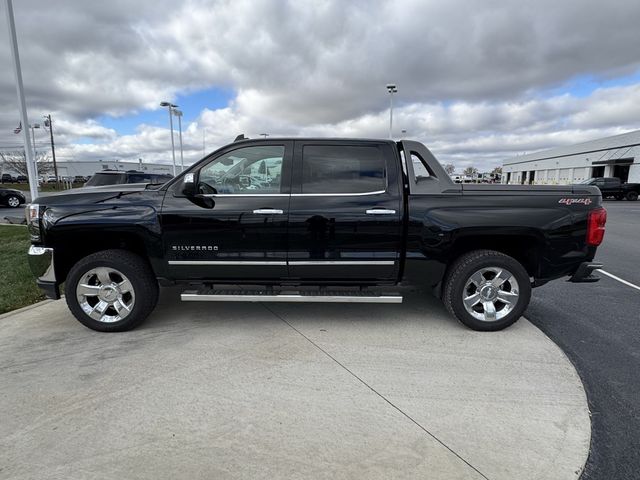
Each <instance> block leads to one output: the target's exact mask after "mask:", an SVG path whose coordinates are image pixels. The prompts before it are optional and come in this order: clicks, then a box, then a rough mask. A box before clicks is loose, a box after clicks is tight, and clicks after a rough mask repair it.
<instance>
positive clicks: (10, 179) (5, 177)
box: [2, 173, 15, 183]
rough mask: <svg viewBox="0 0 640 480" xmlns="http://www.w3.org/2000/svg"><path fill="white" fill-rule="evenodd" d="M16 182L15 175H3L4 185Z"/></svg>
mask: <svg viewBox="0 0 640 480" xmlns="http://www.w3.org/2000/svg"><path fill="white" fill-rule="evenodd" d="M14 181H15V179H14V178H13V175H11V174H10V173H3V174H2V183H13V182H14Z"/></svg>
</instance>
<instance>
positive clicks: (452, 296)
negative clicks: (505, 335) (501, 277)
mask: <svg viewBox="0 0 640 480" xmlns="http://www.w3.org/2000/svg"><path fill="white" fill-rule="evenodd" d="M493 268H495V269H502V270H505V271H506V272H509V273H510V274H511V275H512V276H513V278H515V281H516V282H517V285H518V291H517V292H516V293H517V295H518V296H517V300H515V301H514V302H513V306H510V307H508V308H510V309H511V310H510V311H508V309H507V310H504V311H503V310H502V309H503V308H505V307H507V305H506V304H501V303H500V302H499V300H496V301H497V302H498V306H499V309H496V310H497V313H496V317H497V316H498V315H499V314H500V312H501V311H503V315H504V316H503V317H502V318H499V319H498V318H497V319H495V320H491V321H487V320H481V319H478V318H476V317H475V316H473V315H472V314H471V313H469V312H468V311H467V308H466V307H465V305H464V302H463V295H470V294H469V292H467V291H466V290H465V289H466V287H467V282H468V281H470V280H471V277H472V276H474V274H476V273H477V272H479V271H482V270H483V269H493ZM505 285H506V284H505ZM508 287H509V286H506V287H505V288H508ZM471 288H475V287H474V286H471ZM497 290H499V291H502V287H500V288H498V289H497ZM489 291H490V292H491V290H489ZM477 293H478V294H480V291H478V292H477ZM494 293H496V292H494ZM503 293H504V292H503ZM506 293H507V294H510V293H511V292H506ZM529 300H531V282H530V279H529V274H528V273H527V271H526V270H525V268H524V267H523V266H522V265H521V264H520V262H518V261H517V260H516V259H514V258H512V257H510V256H508V255H505V254H504V253H500V252H497V251H494V250H474V251H471V252H468V253H465V254H464V255H462V256H460V257H459V258H458V259H456V260H455V261H454V262H453V264H452V265H451V266H450V268H449V269H448V271H447V274H446V276H445V279H444V284H443V294H442V301H443V303H444V305H445V307H446V308H447V310H448V311H449V313H451V314H452V315H453V316H454V317H456V318H457V319H458V320H460V322H462V323H463V324H464V325H466V326H467V327H469V328H471V329H473V330H478V331H484V332H487V331H497V330H502V329H504V328H507V327H508V326H510V325H512V324H513V323H515V322H516V321H517V320H518V319H519V318H520V317H521V316H522V314H523V313H524V311H525V309H526V308H527V306H528V305H529ZM481 303H482V302H481ZM483 305H484V303H483ZM478 307H479V309H480V310H484V308H483V306H482V305H480V304H478ZM478 307H476V308H478ZM507 311H508V313H506V315H505V314H504V313H505V312H507ZM477 315H480V316H484V314H483V313H482V312H477Z"/></svg>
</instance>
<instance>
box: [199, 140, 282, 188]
mask: <svg viewBox="0 0 640 480" xmlns="http://www.w3.org/2000/svg"><path fill="white" fill-rule="evenodd" d="M283 158H284V146H281V145H268V146H256V147H245V148H239V149H237V150H233V151H232V152H229V153H226V154H224V155H222V156H221V157H218V158H216V159H215V160H213V161H212V162H211V163H209V164H208V165H206V166H205V167H203V168H202V169H201V170H200V176H199V179H198V190H199V192H200V193H205V194H216V193H217V194H256V195H259V194H269V193H280V185H281V182H282V162H283Z"/></svg>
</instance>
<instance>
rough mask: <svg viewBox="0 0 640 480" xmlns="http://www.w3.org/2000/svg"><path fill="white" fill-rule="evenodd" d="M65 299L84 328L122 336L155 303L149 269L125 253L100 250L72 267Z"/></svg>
mask: <svg viewBox="0 0 640 480" xmlns="http://www.w3.org/2000/svg"><path fill="white" fill-rule="evenodd" d="M65 297H66V300H67V305H68V306H69V309H70V310H71V312H72V313H73V315H74V316H75V317H76V318H77V319H78V320H79V321H80V323H82V324H83V325H84V326H86V327H89V328H91V329H92V330H97V331H100V332H122V331H125V330H131V329H132V328H134V327H136V326H137V325H139V324H140V323H141V322H142V321H143V320H144V319H145V318H147V317H148V316H149V314H150V313H151V312H152V311H153V309H154V308H155V306H156V303H157V301H158V282H157V281H156V278H155V276H154V274H153V271H152V270H151V267H150V266H149V265H148V264H147V262H145V261H144V260H143V259H142V258H140V257H139V256H138V255H135V254H133V253H131V252H128V251H126V250H104V251H101V252H97V253H93V254H91V255H88V256H86V257H84V258H83V259H82V260H80V261H79V262H78V263H76V264H75V265H74V266H73V268H72V269H71V271H70V272H69V275H68V276H67V279H66V281H65Z"/></svg>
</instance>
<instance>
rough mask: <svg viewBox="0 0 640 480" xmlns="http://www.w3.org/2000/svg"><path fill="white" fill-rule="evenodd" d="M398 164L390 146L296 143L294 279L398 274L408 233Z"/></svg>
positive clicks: (291, 252) (291, 251) (291, 236)
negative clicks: (403, 226)
mask: <svg viewBox="0 0 640 480" xmlns="http://www.w3.org/2000/svg"><path fill="white" fill-rule="evenodd" d="M398 163H399V160H398V157H397V152H395V151H394V149H393V147H392V144H391V143H385V142H345V141H336V142H330V141H296V142H295V149H294V168H293V172H294V173H293V178H294V181H293V186H292V195H291V203H290V210H289V276H290V278H291V279H299V280H302V281H314V282H315V281H317V282H329V283H330V282H335V281H340V280H344V281H350V280H352V281H356V280H357V281H362V280H372V281H379V280H389V281H391V280H395V279H396V278H397V275H398V270H399V258H400V245H401V233H402V230H401V218H402V196H401V193H400V192H401V183H400V180H401V178H400V177H401V175H400V170H399V165H398Z"/></svg>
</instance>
